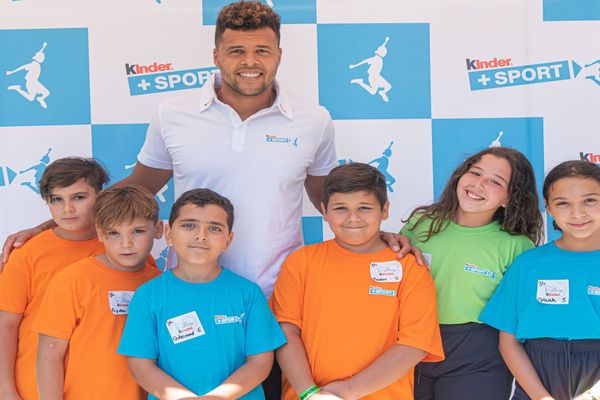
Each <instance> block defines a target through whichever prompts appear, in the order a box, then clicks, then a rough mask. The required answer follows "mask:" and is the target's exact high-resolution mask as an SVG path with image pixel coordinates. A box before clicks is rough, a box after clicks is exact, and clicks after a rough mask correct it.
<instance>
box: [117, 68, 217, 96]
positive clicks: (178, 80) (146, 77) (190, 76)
mask: <svg viewBox="0 0 600 400" xmlns="http://www.w3.org/2000/svg"><path fill="white" fill-rule="evenodd" d="M218 70H219V69H218V68H217V67H203V68H195V69H186V70H178V71H176V70H174V68H173V64H172V63H157V62H154V63H152V64H147V65H142V64H129V63H126V64H125V73H126V74H127V81H128V83H129V94H130V95H131V96H139V95H144V94H152V93H160V92H171V91H175V90H184V89H194V88H201V87H202V86H204V84H205V83H206V82H208V81H209V80H210V79H211V78H212V75H213V74H214V73H215V72H217V71H218Z"/></svg>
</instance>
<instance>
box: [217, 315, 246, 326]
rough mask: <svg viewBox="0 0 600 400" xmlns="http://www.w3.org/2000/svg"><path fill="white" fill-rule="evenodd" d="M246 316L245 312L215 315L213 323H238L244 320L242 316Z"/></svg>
mask: <svg viewBox="0 0 600 400" xmlns="http://www.w3.org/2000/svg"><path fill="white" fill-rule="evenodd" d="M245 316H246V313H241V314H240V315H231V316H229V315H225V314H223V315H215V316H214V318H215V324H216V325H225V324H235V323H236V322H239V323H240V324H241V323H242V321H243V320H244V317H245Z"/></svg>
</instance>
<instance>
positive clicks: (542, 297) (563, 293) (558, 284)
mask: <svg viewBox="0 0 600 400" xmlns="http://www.w3.org/2000/svg"><path fill="white" fill-rule="evenodd" d="M537 301H539V302H540V303H542V304H554V305H561V304H569V280H568V279H540V280H538V281H537Z"/></svg>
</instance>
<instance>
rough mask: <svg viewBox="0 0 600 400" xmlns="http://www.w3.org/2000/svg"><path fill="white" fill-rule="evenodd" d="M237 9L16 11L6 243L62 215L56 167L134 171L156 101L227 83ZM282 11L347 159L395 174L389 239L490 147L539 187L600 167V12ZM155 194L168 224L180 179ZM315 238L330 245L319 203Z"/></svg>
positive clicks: (2, 43)
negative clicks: (48, 190)
mask: <svg viewBox="0 0 600 400" xmlns="http://www.w3.org/2000/svg"><path fill="white" fill-rule="evenodd" d="M226 3H227V0H127V1H121V0H103V1H93V0H88V1H75V0H0V240H4V237H5V236H6V235H7V234H8V233H11V232H14V231H16V230H18V229H21V228H24V227H29V226H33V225H35V224H37V223H38V222H39V221H41V220H45V219H47V218H48V216H49V215H48V211H47V209H46V207H45V205H44V203H43V201H42V200H41V199H40V198H39V194H38V185H37V181H38V179H39V178H40V176H41V174H42V173H43V171H44V168H45V167H46V165H47V164H48V163H50V162H52V161H53V160H56V159H57V158H60V157H64V156H69V155H79V156H94V157H97V158H98V159H100V160H101V161H102V162H103V163H104V164H105V165H106V166H107V167H108V168H109V169H110V172H111V175H112V179H113V181H116V180H119V179H121V178H122V177H124V176H126V175H127V174H128V173H129V171H128V170H129V169H130V168H131V167H132V166H133V164H134V163H135V161H136V154H137V152H138V150H139V148H140V146H141V144H142V142H143V139H144V134H145V129H146V126H147V123H148V121H149V119H150V117H151V115H152V114H153V112H154V111H155V110H156V108H157V106H158V103H159V102H160V101H161V100H163V99H164V98H165V97H167V96H174V95H177V94H178V92H180V91H190V90H195V89H197V88H199V87H201V86H202V85H203V84H204V83H205V82H206V81H207V80H208V79H209V78H210V76H211V73H212V72H213V71H215V70H216V68H215V67H214V65H213V64H212V48H213V31H214V26H213V25H214V21H215V18H216V14H217V12H218V10H219V9H220V8H221V7H222V6H223V5H225V4H226ZM266 3H269V4H270V5H271V6H273V7H274V8H275V10H276V11H277V12H278V13H279V14H280V15H281V16H282V20H283V27H282V48H283V62H282V64H281V67H280V70H279V73H278V79H279V81H280V82H281V84H282V86H283V87H285V88H286V90H287V91H289V92H292V93H294V94H296V95H300V96H304V97H306V98H308V99H309V100H312V101H314V102H319V103H320V104H322V105H324V106H325V107H327V108H328V109H329V111H330V112H331V115H332V117H333V119H334V120H335V127H336V140H337V148H338V158H339V162H340V163H341V164H343V163H348V162H352V161H361V162H368V163H370V164H372V165H374V166H376V167H377V168H379V169H380V170H381V171H382V172H383V173H384V174H385V175H386V176H387V178H388V189H389V193H390V197H391V204H392V206H391V215H390V219H389V220H388V221H386V222H385V224H384V228H385V229H387V230H390V231H396V230H398V229H399V228H400V227H401V225H402V223H401V219H402V218H403V217H405V216H406V215H407V213H408V212H409V211H410V210H411V209H412V208H413V207H415V206H417V205H420V204H425V203H429V202H431V201H432V200H433V199H434V198H435V196H437V195H438V194H439V193H440V190H441V188H442V187H443V185H444V182H445V181H446V179H447V176H448V175H449V173H450V171H451V170H452V169H453V168H454V167H455V166H456V165H457V164H458V163H459V162H460V161H461V160H462V159H463V158H464V157H465V156H466V155H468V154H470V153H473V152H475V151H477V150H480V149H482V148H485V147H488V146H513V147H516V148H518V149H520V150H521V151H523V152H524V153H525V154H527V156H528V157H529V158H530V160H531V162H532V163H533V165H534V168H535V171H536V174H537V178H538V180H539V181H538V182H539V186H541V181H542V178H543V175H544V172H545V171H547V170H548V169H549V168H551V167H552V166H554V165H556V164H557V163H558V162H560V161H563V160H567V159H585V160H589V161H592V162H596V163H600V134H599V127H600V120H599V119H600V113H599V112H598V104H600V40H598V38H600V0H488V1H485V2H482V1H477V0H466V1H462V2H451V1H447V0H430V1H427V2H423V1H421V0H374V1H369V2H365V1H360V0H320V1H316V0H270V1H266ZM157 199H158V201H159V202H160V204H161V205H162V206H163V208H162V211H161V215H162V217H163V218H166V216H167V213H168V210H169V206H170V204H171V203H172V201H173V188H172V184H171V183H169V184H168V185H167V186H165V187H164V188H163V189H162V190H161V191H160V193H159V194H158V195H157ZM303 227H304V234H305V239H306V241H307V242H315V241H320V240H323V239H327V238H329V237H330V235H331V233H330V232H329V231H328V229H327V228H326V227H324V226H323V222H322V220H321V218H320V216H319V214H318V212H317V211H316V210H314V209H312V206H310V204H309V203H308V201H305V217H304V223H303ZM550 237H553V234H552V233H551V235H550ZM163 250H164V244H163V243H160V244H159V245H158V246H155V255H156V256H157V257H159V258H160V260H159V263H161V262H162V261H163V260H162V259H163V258H164V257H162V256H161V253H162V254H163V255H164V251H163Z"/></svg>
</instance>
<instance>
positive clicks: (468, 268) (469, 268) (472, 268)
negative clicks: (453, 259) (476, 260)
mask: <svg viewBox="0 0 600 400" xmlns="http://www.w3.org/2000/svg"><path fill="white" fill-rule="evenodd" d="M464 270H465V272H470V273H472V274H477V275H481V276H487V277H488V278H490V279H491V280H493V281H495V280H496V273H495V272H492V271H490V270H488V269H485V268H482V267H478V266H477V265H475V264H469V263H466V264H465V268H464Z"/></svg>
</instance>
